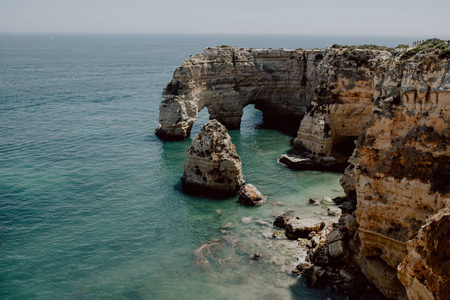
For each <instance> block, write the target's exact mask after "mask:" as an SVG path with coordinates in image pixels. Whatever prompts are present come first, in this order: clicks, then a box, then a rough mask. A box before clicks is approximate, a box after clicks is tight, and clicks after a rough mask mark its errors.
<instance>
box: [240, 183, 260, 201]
mask: <svg viewBox="0 0 450 300" xmlns="http://www.w3.org/2000/svg"><path fill="white" fill-rule="evenodd" d="M266 200H267V198H266V197H265V196H264V195H263V194H261V192H260V191H258V189H257V188H256V187H255V186H254V185H253V184H246V185H244V187H243V188H242V189H241V190H240V191H239V197H238V201H239V203H242V204H244V205H247V206H255V205H261V204H263V203H264V202H266Z"/></svg>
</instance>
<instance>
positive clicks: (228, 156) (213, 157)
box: [181, 120, 244, 197]
mask: <svg viewBox="0 0 450 300" xmlns="http://www.w3.org/2000/svg"><path fill="white" fill-rule="evenodd" d="M181 180H182V183H183V190H184V191H186V192H188V193H195V194H209V195H212V196H216V197H227V196H230V195H235V194H236V193H237V192H238V191H239V189H240V188H241V187H242V185H243V184H244V179H243V175H242V166H241V160H240V157H239V155H238V154H237V153H236V149H235V147H234V145H233V143H232V142H231V138H230V136H229V135H228V132H227V129H226V128H225V127H224V126H223V125H222V124H220V123H219V122H218V121H217V120H212V121H209V122H207V123H206V124H205V125H203V127H202V128H201V131H200V133H199V134H198V135H197V136H196V137H195V138H194V140H193V141H192V146H191V147H189V150H188V161H187V162H186V164H185V166H184V174H183V177H182V178H181Z"/></svg>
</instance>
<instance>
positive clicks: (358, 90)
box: [156, 47, 391, 142]
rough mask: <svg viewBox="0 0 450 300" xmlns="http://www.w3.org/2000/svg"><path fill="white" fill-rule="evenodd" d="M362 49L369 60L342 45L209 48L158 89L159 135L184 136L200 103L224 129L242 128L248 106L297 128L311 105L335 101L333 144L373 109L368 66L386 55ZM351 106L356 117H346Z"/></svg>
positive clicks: (168, 137) (270, 119)
mask: <svg viewBox="0 0 450 300" xmlns="http://www.w3.org/2000/svg"><path fill="white" fill-rule="evenodd" d="M362 51H364V53H367V54H368V59H367V61H364V62H362V63H361V62H359V61H354V60H352V59H350V58H348V57H347V56H346V55H345V53H344V52H345V51H343V50H340V49H320V50H301V49H298V50H285V49H277V50H272V49H252V48H250V49H244V48H236V47H215V48H207V49H205V50H204V52H203V54H197V55H194V56H191V57H190V58H189V59H187V60H186V61H184V62H183V63H182V65H181V66H180V67H178V68H177V69H176V70H175V72H174V75H173V79H172V80H171V81H170V82H169V83H168V84H167V86H166V87H165V89H164V92H163V98H164V100H163V101H162V102H161V105H160V116H159V121H160V124H159V126H158V128H157V129H156V133H157V134H158V136H160V137H161V138H162V139H165V140H171V139H184V138H186V137H187V136H189V133H190V130H191V128H192V125H193V123H194V122H195V120H196V118H197V114H198V112H199V111H200V110H202V109H203V108H205V107H206V108H207V109H208V112H209V115H210V118H211V119H217V120H218V121H219V122H221V123H222V124H223V125H225V126H226V127H227V128H228V129H233V128H239V125H240V121H241V117H242V112H243V108H244V107H245V106H247V105H248V104H255V107H256V108H257V109H259V110H261V111H262V112H263V115H264V121H265V122H266V123H272V124H276V125H278V126H281V127H289V128H290V129H291V130H293V131H295V130H297V129H298V126H299V124H300V120H301V119H302V117H303V116H304V114H305V111H306V110H307V108H308V107H309V106H311V105H312V104H315V103H320V104H322V103H326V104H331V103H332V104H334V106H330V107H329V110H330V112H331V116H332V118H331V119H330V122H331V125H332V126H333V125H336V126H338V127H337V128H336V129H335V130H334V131H333V132H334V138H335V139H336V141H337V142H339V140H340V138H341V134H343V135H342V137H347V135H348V134H349V133H350V134H352V136H355V137H356V136H357V135H358V134H359V131H358V130H360V129H361V127H362V125H363V124H364V122H365V121H367V117H368V115H369V114H370V102H371V99H372V92H373V86H372V84H373V75H372V73H371V72H370V68H369V67H370V65H371V64H372V61H376V60H378V59H383V58H387V57H390V55H391V54H390V53H389V52H386V51H371V50H362ZM342 105H344V106H342ZM355 111H357V112H359V114H358V116H359V118H360V119H361V121H360V122H357V121H355V120H349V117H351V116H353V115H354V114H355ZM344 117H345V118H344ZM339 118H340V119H341V120H340V119H339ZM365 118H366V119H365ZM335 123H336V124H335ZM358 126H359V127H358ZM352 128H354V130H353V129H352Z"/></svg>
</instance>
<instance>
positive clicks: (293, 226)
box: [285, 219, 325, 240]
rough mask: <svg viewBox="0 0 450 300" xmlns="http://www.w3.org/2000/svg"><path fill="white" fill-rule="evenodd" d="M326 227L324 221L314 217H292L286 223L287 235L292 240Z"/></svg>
mask: <svg viewBox="0 0 450 300" xmlns="http://www.w3.org/2000/svg"><path fill="white" fill-rule="evenodd" d="M324 227H325V223H324V222H323V221H318V220H314V219H302V220H299V219H291V220H290V221H289V222H288V223H287V225H286V231H285V233H286V236H287V238H288V239H290V240H296V239H298V238H307V237H308V235H309V233H310V232H311V231H316V232H319V231H320V230H322V229H323V228H324Z"/></svg>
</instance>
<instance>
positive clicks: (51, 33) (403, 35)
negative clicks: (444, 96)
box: [0, 31, 450, 40]
mask: <svg viewBox="0 0 450 300" xmlns="http://www.w3.org/2000/svg"><path fill="white" fill-rule="evenodd" d="M0 34H36V35H37V34H40V35H56V34H64V35H197V36H199V35H229V36H239V35H240V36H250V35H253V36H310V37H314V36H329V37H333V36H343V37H368V38H369V37H415V38H417V37H425V39H428V38H430V39H431V38H439V39H444V40H445V39H450V35H445V36H444V35H440V34H434V35H433V34H398V33H387V34H381V33H241V32H240V33H221V32H218V33H217V32H210V33H207V32H199V33H191V32H189V33H186V32H33V31H16V32H15V31H10V32H7V31H5V32H2V31H0Z"/></svg>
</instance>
